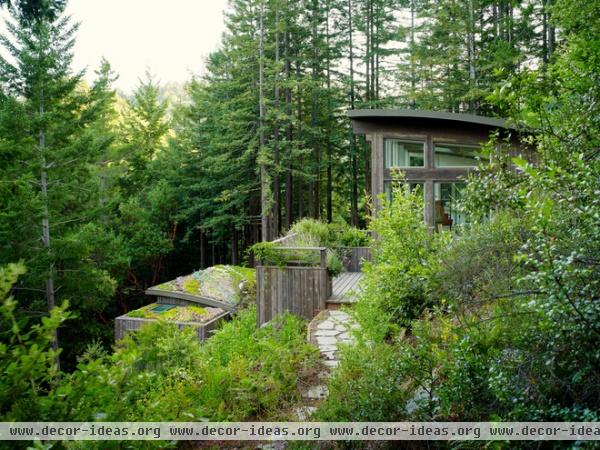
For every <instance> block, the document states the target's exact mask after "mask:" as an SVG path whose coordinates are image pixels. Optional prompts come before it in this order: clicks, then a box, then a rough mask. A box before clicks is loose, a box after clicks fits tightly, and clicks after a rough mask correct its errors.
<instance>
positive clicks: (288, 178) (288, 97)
mask: <svg viewBox="0 0 600 450" xmlns="http://www.w3.org/2000/svg"><path fill="white" fill-rule="evenodd" d="M285 11H286V14H287V11H289V1H288V0H286V2H285ZM289 25H290V24H289V20H288V16H287V15H286V19H285V34H284V46H283V47H284V60H285V66H284V67H285V69H284V70H285V81H286V88H285V114H286V116H287V121H286V129H285V146H286V148H285V150H286V152H285V153H286V169H285V228H286V230H289V229H290V227H291V226H292V223H293V221H294V213H293V199H294V197H293V179H292V169H293V161H292V89H291V87H290V82H291V75H290V68H291V62H290V31H289Z"/></svg>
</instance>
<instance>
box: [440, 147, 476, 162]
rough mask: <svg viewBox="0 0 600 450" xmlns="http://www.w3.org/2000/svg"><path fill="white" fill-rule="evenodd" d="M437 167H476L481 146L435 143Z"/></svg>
mask: <svg viewBox="0 0 600 450" xmlns="http://www.w3.org/2000/svg"><path fill="white" fill-rule="evenodd" d="M434 151H435V158H434V159H435V167H476V166H477V155H478V154H479V147H476V146H468V145H451V144H435V147H434Z"/></svg>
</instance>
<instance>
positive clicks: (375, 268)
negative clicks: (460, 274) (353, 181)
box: [359, 187, 449, 334]
mask: <svg viewBox="0 0 600 450" xmlns="http://www.w3.org/2000/svg"><path fill="white" fill-rule="evenodd" d="M371 229H372V230H373V231H374V232H375V233H376V234H377V235H378V239H376V240H375V241H374V242H373V262H372V263H370V264H365V265H364V269H363V270H364V272H365V277H364V279H363V291H362V294H361V301H360V302H359V303H361V302H362V303H365V304H370V305H365V306H364V309H365V312H369V314H367V316H369V317H372V318H373V321H374V322H373V324H368V323H363V324H362V325H363V327H365V328H367V329H368V330H369V329H372V331H373V332H374V333H376V334H377V333H379V332H380V329H381V328H385V327H386V325H385V323H384V324H382V323H381V320H378V319H377V316H378V315H381V317H387V318H389V321H390V322H392V323H395V324H399V325H402V326H410V323H411V321H412V320H413V319H415V318H417V317H419V316H420V315H421V314H422V313H423V312H424V311H426V310H427V308H429V307H431V306H433V305H434V304H435V303H436V302H437V300H438V299H437V298H436V297H434V296H432V295H431V293H432V287H431V283H430V274H431V273H433V272H435V271H436V270H437V264H438V252H439V250H440V249H441V248H443V247H444V246H445V245H446V243H447V242H448V239H449V236H448V235H447V233H431V232H430V231H429V229H428V227H427V226H426V225H425V223H424V222H423V200H422V196H421V195H420V194H416V193H410V194H406V193H404V192H403V191H402V190H401V188H400V187H398V188H397V192H395V193H394V196H393V201H388V200H386V199H384V198H382V209H381V210H380V211H379V212H378V214H377V216H376V217H375V218H374V219H373V220H372V223H371ZM373 327H375V328H376V329H373Z"/></svg>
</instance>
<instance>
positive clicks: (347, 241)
mask: <svg viewBox="0 0 600 450" xmlns="http://www.w3.org/2000/svg"><path fill="white" fill-rule="evenodd" d="M336 240H337V242H336V243H337V244H338V245H340V246H342V247H368V246H369V245H371V239H370V238H369V235H368V234H367V233H365V232H364V231H361V230H359V229H357V228H354V227H346V228H344V229H343V230H342V231H341V232H340V233H339V235H338V236H337V239H336Z"/></svg>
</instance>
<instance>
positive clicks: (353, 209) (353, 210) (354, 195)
mask: <svg viewBox="0 0 600 450" xmlns="http://www.w3.org/2000/svg"><path fill="white" fill-rule="evenodd" d="M352 27H353V25H352V0H348V47H349V57H350V109H354V108H355V92H354V42H353V39H352V31H353V28H352ZM350 134H351V135H352V136H351V139H350V142H351V147H350V155H351V159H352V163H351V165H352V186H351V189H350V218H351V219H350V220H351V222H352V225H353V226H355V227H358V160H357V159H358V158H357V156H358V155H357V154H356V152H357V145H356V134H355V133H354V132H353V131H352V128H350Z"/></svg>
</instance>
